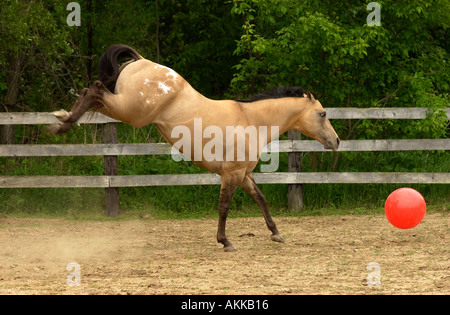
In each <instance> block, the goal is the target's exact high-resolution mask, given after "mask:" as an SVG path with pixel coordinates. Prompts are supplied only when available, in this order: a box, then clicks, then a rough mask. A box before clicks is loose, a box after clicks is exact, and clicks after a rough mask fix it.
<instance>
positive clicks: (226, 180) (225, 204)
mask: <svg viewBox="0 0 450 315" xmlns="http://www.w3.org/2000/svg"><path fill="white" fill-rule="evenodd" d="M242 178H243V175H237V176H236V175H235V176H230V174H228V175H225V174H222V186H221V188H220V197H219V226H218V228H217V242H219V243H222V244H223V249H224V251H226V252H234V251H236V249H235V248H234V246H233V244H232V243H231V242H230V241H229V240H228V238H227V236H226V235H225V226H226V221H227V217H228V210H229V209H230V203H231V198H232V197H233V194H234V192H235V191H236V188H237V186H239V184H240V182H241V181H242Z"/></svg>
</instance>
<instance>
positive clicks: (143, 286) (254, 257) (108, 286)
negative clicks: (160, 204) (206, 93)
mask: <svg viewBox="0 0 450 315" xmlns="http://www.w3.org/2000/svg"><path fill="white" fill-rule="evenodd" d="M274 219H275V221H276V223H277V225H278V228H279V230H280V232H281V233H282V235H283V237H284V239H285V240H286V243H284V244H279V243H275V242H272V241H270V238H269V236H270V232H269V231H268V230H267V229H266V227H265V225H264V220H263V219H262V218H239V219H229V220H228V225H227V235H228V237H229V239H230V240H231V241H232V242H233V243H234V245H235V247H236V248H237V249H238V251H237V252H233V253H225V252H223V250H222V248H221V246H220V245H219V244H217V243H216V241H215V234H216V227H217V220H209V219H208V220H149V219H142V220H133V221H103V222H99V221H71V220H60V219H16V218H3V219H0V242H1V246H0V258H1V261H0V294H244V295H250V294H262V295H265V294H450V242H449V240H450V233H449V231H450V216H449V215H444V214H430V215H429V214H427V215H426V216H425V219H424V221H423V222H422V223H421V224H419V225H418V226H417V227H415V228H413V229H410V230H399V229H397V228H394V227H393V226H391V225H390V224H389V223H388V222H387V220H386V219H385V217H384V216H382V215H374V216H335V217H334V216H333V217H301V218H296V217H277V218H274ZM72 262H75V263H77V264H78V265H79V267H80V271H79V273H77V270H76V269H72V268H69V270H67V269H66V268H67V266H68V264H70V263H72ZM370 263H375V267H373V269H370V268H369V269H367V267H368V265H369V264H370ZM74 275H75V277H72V276H74ZM77 275H79V276H80V278H77V277H76V276H77ZM377 275H378V276H379V278H378V279H379V280H380V283H379V285H376V283H374V282H371V283H370V284H371V285H368V282H367V277H368V276H369V279H370V280H371V281H374V280H376V279H377V278H376V276H377ZM68 276H69V282H68V280H67V278H68ZM76 280H79V284H80V285H79V286H69V285H68V283H72V282H73V281H76Z"/></svg>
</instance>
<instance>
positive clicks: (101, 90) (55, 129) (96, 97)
mask: <svg viewBox="0 0 450 315" xmlns="http://www.w3.org/2000/svg"><path fill="white" fill-rule="evenodd" d="M105 93H110V92H109V91H108V89H107V88H106V86H105V85H104V84H103V83H102V82H100V81H95V82H94V84H93V85H92V86H91V87H90V88H89V89H83V90H82V91H81V93H80V96H78V99H77V100H76V101H75V104H74V105H73V107H72V110H71V111H70V112H67V111H65V110H59V111H56V112H53V115H55V117H56V118H57V119H58V120H60V121H61V122H63V123H62V124H59V125H51V126H48V127H47V130H48V131H49V132H51V133H53V134H60V133H65V132H67V131H69V129H70V128H71V127H72V125H73V124H74V123H76V122H77V121H78V120H79V119H80V118H81V116H83V114H84V113H85V112H87V111H88V110H89V109H91V108H94V109H96V108H101V107H103V105H104V101H103V95H104V94H105Z"/></svg>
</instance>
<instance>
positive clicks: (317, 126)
mask: <svg viewBox="0 0 450 315" xmlns="http://www.w3.org/2000/svg"><path fill="white" fill-rule="evenodd" d="M305 96H306V97H307V99H308V101H309V104H307V105H306V106H305V108H304V110H303V112H302V114H301V117H300V120H299V122H298V129H299V130H300V131H301V132H302V133H303V134H304V135H306V136H308V137H311V138H313V139H316V140H317V141H319V142H320V143H322V144H323V146H324V148H325V149H331V150H333V151H336V150H337V149H338V147H339V143H340V139H339V137H338V135H337V134H336V131H334V128H333V126H332V125H331V123H330V121H329V120H328V117H327V112H326V111H325V109H324V108H323V107H322V104H320V102H319V101H318V100H316V99H315V98H314V95H312V93H310V92H308V94H307V95H305Z"/></svg>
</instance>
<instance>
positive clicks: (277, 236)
mask: <svg viewBox="0 0 450 315" xmlns="http://www.w3.org/2000/svg"><path fill="white" fill-rule="evenodd" d="M270 239H271V240H272V241H274V242H278V243H284V239H283V238H282V237H281V235H280V234H273V235H271V236H270Z"/></svg>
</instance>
